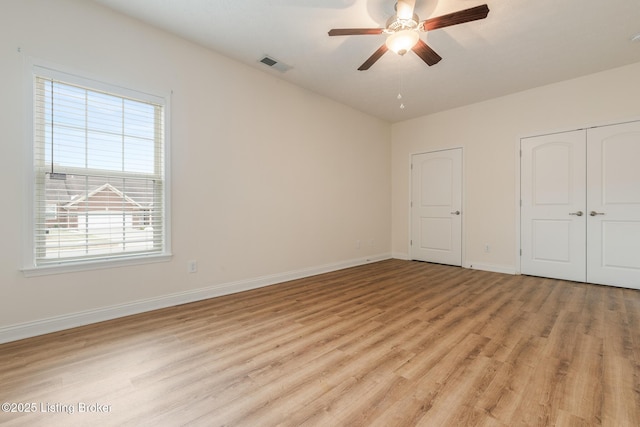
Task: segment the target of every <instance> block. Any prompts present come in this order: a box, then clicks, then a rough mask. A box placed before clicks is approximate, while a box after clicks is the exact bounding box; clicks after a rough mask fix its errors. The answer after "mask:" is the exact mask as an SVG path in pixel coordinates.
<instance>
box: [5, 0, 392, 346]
mask: <svg viewBox="0 0 640 427" xmlns="http://www.w3.org/2000/svg"><path fill="white" fill-rule="evenodd" d="M28 57H33V58H36V59H38V60H44V61H48V62H50V63H55V64H60V65H62V66H64V67H65V68H66V69H71V70H78V71H80V72H82V73H88V74H89V75H90V76H96V77H100V78H102V79H103V80H105V81H108V82H110V83H115V84H119V85H122V86H127V87H132V88H134V89H140V90H148V91H156V92H158V91H159V92H161V93H166V92H169V91H173V95H172V105H171V108H172V116H171V155H172V162H171V167H172V181H171V192H172V198H173V202H172V239H173V254H174V256H173V259H172V260H171V261H170V262H164V263H157V264H147V265H140V266H132V267H120V268H114V269H108V270H100V271H89V272H76V273H70V274H57V275H49V276H40V277H29V278H25V277H24V276H23V274H22V272H21V271H20V270H19V269H20V267H21V265H22V257H21V250H22V249H21V248H22V244H23V235H22V233H21V229H20V228H21V224H23V221H22V218H23V214H24V213H23V210H22V206H23V205H24V202H25V200H24V194H25V192H24V185H25V184H24V182H25V179H24V177H25V162H24V161H23V157H24V148H25V145H26V144H27V143H28V141H27V140H26V127H27V126H28V124H27V123H26V122H25V110H26V109H27V108H28V105H27V103H26V100H25V99H24V95H25V88H24V86H25V82H26V81H28V79H27V74H26V68H25V61H26V60H27V58H28ZM291 72H295V70H293V71H291ZM276 76H277V74H276ZM0 77H1V78H0V93H1V94H2V97H1V98H0V141H1V143H0V182H2V183H3V190H2V193H3V205H4V208H3V209H2V210H1V212H2V213H1V214H0V215H1V221H0V227H1V231H2V232H1V234H0V235H1V236H2V239H1V241H0V335H1V333H2V331H3V330H4V331H5V332H6V331H7V330H10V329H12V328H14V327H15V326H16V325H20V324H25V322H27V323H28V322H36V323H37V322H38V321H40V320H42V319H51V318H55V319H58V320H60V319H61V318H60V316H63V317H64V316H68V315H71V316H72V317H73V316H74V314H75V313H84V314H86V313H91V312H96V311H97V312H100V311H101V310H103V309H106V310H107V311H109V309H110V308H113V307H120V308H121V309H122V310H121V312H122V313H126V312H127V310H129V308H128V305H129V304H133V305H136V304H138V303H139V302H141V301H142V302H145V301H147V302H150V304H148V305H147V306H145V307H152V306H153V305H154V304H155V303H157V304H158V305H162V301H163V298H165V297H167V296H172V295H181V296H184V297H185V298H187V299H188V298H189V295H187V296H185V294H189V292H196V291H198V290H200V289H209V290H211V289H216V288H218V287H220V288H221V287H225V286H227V287H228V288H225V289H227V290H233V289H234V285H238V287H237V288H242V286H249V287H250V286H251V285H252V284H254V285H255V284H260V283H265V282H269V281H277V280H279V279H280V278H287V277H290V276H292V274H290V273H292V272H293V273H295V274H298V275H304V274H306V273H313V272H315V271H319V270H322V269H323V268H324V269H331V268H339V267H342V266H346V265H351V264H357V263H362V262H366V260H367V259H376V258H384V257H389V256H390V247H391V243H390V236H391V231H390V224H391V210H390V206H391V202H390V197H391V196H390V182H391V179H390V161H389V159H390V139H391V136H390V125H389V124H388V123H386V122H384V121H380V120H378V119H374V118H372V117H370V116H367V115H365V114H362V113H360V112H357V111H355V110H352V109H350V108H348V107H345V106H343V105H341V104H338V103H335V102H333V101H330V100H328V99H326V98H324V97H321V96H318V95H316V94H314V93H311V92H309V91H306V90H303V89H300V88H297V87H295V86H293V85H290V84H288V83H286V82H284V81H282V80H280V79H278V78H277V77H274V76H272V75H270V72H263V71H259V70H255V69H253V68H250V67H247V66H245V65H241V64H239V63H237V62H235V61H232V60H229V59H226V58H225V57H222V56H220V55H217V54H215V53H212V52H210V51H208V50H206V49H203V48H201V47H199V46H196V45H194V44H191V43H188V42H186V41H184V40H182V39H179V38H177V37H174V36H171V35H169V34H167V33H164V32H161V31H157V30H155V29H153V28H151V27H148V26H146V25H143V24H141V23H139V22H138V21H134V20H131V19H129V18H126V17H123V16H121V15H118V14H116V13H114V12H111V11H109V10H108V9H104V8H102V7H100V6H97V5H94V4H93V3H90V2H86V1H73V0H55V1H53V0H8V1H7V0H3V1H2V2H0ZM357 240H360V241H361V242H362V243H361V246H360V248H359V249H357V248H356V241H357ZM188 260H197V261H198V272H197V273H195V274H187V261H188ZM295 274H293V275H294V276H295ZM252 280H255V282H251V281H252ZM194 295H196V296H197V295H207V293H206V292H205V293H203V294H198V293H197V292H196V293H195V294H194ZM158 301H160V302H158ZM142 306H144V304H143V305H141V306H140V307H142ZM132 310H133V309H132ZM133 311H135V310H133ZM116 312H117V310H116V311H113V310H112V311H111V312H109V313H107V314H105V316H106V317H108V316H109V315H111V314H113V313H116ZM81 317H82V316H81ZM98 317H99V316H98ZM86 318H87V317H86V316H85V317H82V319H80V320H78V319H76V320H78V322H81V321H82V320H83V319H84V320H86ZM96 318H97V317H96ZM63 320H64V319H63ZM73 323H74V319H71V320H70V322H69V323H68V324H73ZM59 325H62V326H65V325H67V324H66V323H64V322H61V323H59ZM36 326H37V325H36ZM3 328H4V329H3ZM36 329H37V328H36ZM44 329H46V327H45V328H44ZM29 331H31V330H29Z"/></svg>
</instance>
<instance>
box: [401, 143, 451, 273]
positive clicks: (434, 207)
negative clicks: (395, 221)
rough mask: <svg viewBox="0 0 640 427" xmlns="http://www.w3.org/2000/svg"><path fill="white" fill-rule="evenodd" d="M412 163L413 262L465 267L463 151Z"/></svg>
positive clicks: (422, 156) (417, 156) (430, 155)
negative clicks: (463, 248) (463, 253)
mask: <svg viewBox="0 0 640 427" xmlns="http://www.w3.org/2000/svg"><path fill="white" fill-rule="evenodd" d="M411 160H412V162H411V165H412V166H411V259H415V260H420V261H429V262H436V263H441V264H449V265H457V266H461V265H462V149H461V148H457V149H452V150H443V151H436V152H431V153H424V154H415V155H414V156H413V157H412V159H411Z"/></svg>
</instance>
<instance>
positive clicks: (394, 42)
mask: <svg viewBox="0 0 640 427" xmlns="http://www.w3.org/2000/svg"><path fill="white" fill-rule="evenodd" d="M419 39H420V35H419V34H418V32H417V31H415V30H400V31H396V32H395V33H393V34H391V35H390V36H389V37H387V41H386V42H385V44H386V45H387V47H388V48H389V50H392V51H393V52H395V53H397V54H398V55H404V54H405V53H407V52H408V51H409V50H411V48H412V47H414V46H415V45H416V43H418V40H419Z"/></svg>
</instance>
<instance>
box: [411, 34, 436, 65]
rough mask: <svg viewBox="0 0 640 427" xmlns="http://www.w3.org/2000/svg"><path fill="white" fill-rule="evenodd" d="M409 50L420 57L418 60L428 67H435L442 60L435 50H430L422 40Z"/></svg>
mask: <svg viewBox="0 0 640 427" xmlns="http://www.w3.org/2000/svg"><path fill="white" fill-rule="evenodd" d="M411 49H412V50H413V51H414V52H415V53H416V55H418V56H419V57H420V59H422V60H423V61H424V62H426V63H427V65H428V66H432V65H436V64H437V63H438V62H440V60H441V59H442V57H441V56H440V55H438V54H437V53H436V51H435V50H433V49H431V48H430V47H429V46H428V45H427V44H426V43H425V42H423V41H422V40H418V43H416V45H415V46H414V47H413V48H411Z"/></svg>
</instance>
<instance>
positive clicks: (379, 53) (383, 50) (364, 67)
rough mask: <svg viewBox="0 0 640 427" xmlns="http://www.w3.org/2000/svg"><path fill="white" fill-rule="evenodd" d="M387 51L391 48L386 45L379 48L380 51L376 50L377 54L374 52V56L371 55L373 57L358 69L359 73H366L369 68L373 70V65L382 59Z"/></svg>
mask: <svg viewBox="0 0 640 427" xmlns="http://www.w3.org/2000/svg"><path fill="white" fill-rule="evenodd" d="M387 50H389V48H388V47H387V45H386V44H383V45H382V46H380V47H379V48H378V50H376V51H375V52H373V55H371V56H370V57H369V59H367V60H366V61H364V64H362V65H361V66H360V68H358V71H365V70H368V69H369V68H371V66H372V65H373V64H375V62H376V61H377V60H378V59H380V57H381V56H382V55H384V54H385V53H386V52H387Z"/></svg>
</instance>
